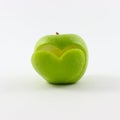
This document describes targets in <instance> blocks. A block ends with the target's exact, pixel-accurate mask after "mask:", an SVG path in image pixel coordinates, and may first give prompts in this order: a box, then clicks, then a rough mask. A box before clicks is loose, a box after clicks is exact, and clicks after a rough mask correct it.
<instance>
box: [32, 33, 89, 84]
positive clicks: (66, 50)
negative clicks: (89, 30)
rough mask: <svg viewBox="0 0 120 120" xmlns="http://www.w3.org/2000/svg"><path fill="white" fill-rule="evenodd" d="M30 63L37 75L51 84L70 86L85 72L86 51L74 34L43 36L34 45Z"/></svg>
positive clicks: (80, 39)
mask: <svg viewBox="0 0 120 120" xmlns="http://www.w3.org/2000/svg"><path fill="white" fill-rule="evenodd" d="M31 62H32V65H33V67H34V69H35V70H36V72H37V73H38V74H40V75H41V76H42V77H43V78H44V79H45V80H47V81H48V82H49V83H52V84H72V83H75V82H77V81H78V80H80V78H81V77H82V76H83V74H84V73H85V71H86V67H87V63H88V51H87V47H86V44H85V42H84V41H83V39H82V38H81V37H80V36H78V35H76V34H59V33H57V32H56V35H47V36H43V37H42V38H41V39H39V40H38V42H37V43H36V45H35V49H34V52H33V54H32V57H31Z"/></svg>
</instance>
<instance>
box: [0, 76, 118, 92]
mask: <svg viewBox="0 0 120 120" xmlns="http://www.w3.org/2000/svg"><path fill="white" fill-rule="evenodd" d="M0 89H1V91H2V92H15V93H17V92H33V91H38V92H44V91H48V92H49V91H50V90H52V91H56V90H57V91H61V90H62V91H64V90H65V91H66V90H67V91H76V92H120V77H119V76H112V75H85V76H84V77H83V78H82V79H81V80H80V81H78V82H77V83H76V84H72V85H52V84H49V83H47V82H46V81H45V80H43V79H42V78H41V77H39V76H16V77H11V78H7V77H6V78H3V80H2V82H1V83H0Z"/></svg>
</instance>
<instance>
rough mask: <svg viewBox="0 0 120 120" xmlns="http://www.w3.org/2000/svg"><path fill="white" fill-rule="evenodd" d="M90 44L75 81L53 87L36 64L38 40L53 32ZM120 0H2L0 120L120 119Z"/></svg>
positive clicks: (0, 14) (0, 11) (0, 25)
mask: <svg viewBox="0 0 120 120" xmlns="http://www.w3.org/2000/svg"><path fill="white" fill-rule="evenodd" d="M56 31H57V32H59V33H60V34H62V33H75V34H78V35H80V36H81V37H82V38H83V39H84V40H85V41H86V43H87V46H88V50H89V65H88V68H87V71H86V74H85V75H84V77H83V78H82V79H81V81H79V82H78V83H77V84H74V85H69V86H54V85H50V84H48V83H47V82H46V81H45V80H43V79H42V78H41V77H40V76H39V75H38V74H37V73H36V72H35V71H34V69H33V68H32V65H31V62H30V58H31V54H32V52H33V48H34V45H35V43H36V41H37V40H38V39H39V38H40V37H41V36H43V35H47V34H55V32H56ZM119 72H120V1H119V0H0V120H120V75H119Z"/></svg>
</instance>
